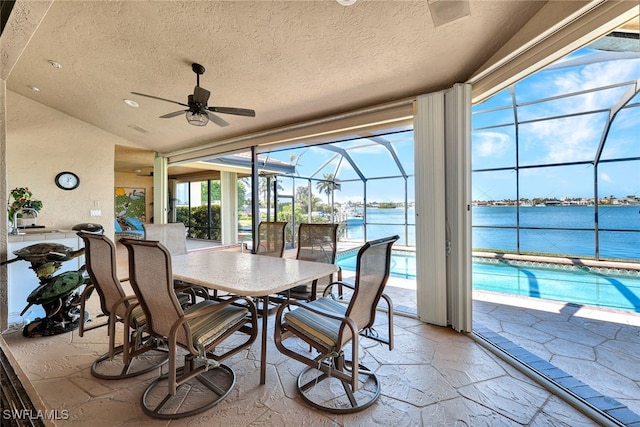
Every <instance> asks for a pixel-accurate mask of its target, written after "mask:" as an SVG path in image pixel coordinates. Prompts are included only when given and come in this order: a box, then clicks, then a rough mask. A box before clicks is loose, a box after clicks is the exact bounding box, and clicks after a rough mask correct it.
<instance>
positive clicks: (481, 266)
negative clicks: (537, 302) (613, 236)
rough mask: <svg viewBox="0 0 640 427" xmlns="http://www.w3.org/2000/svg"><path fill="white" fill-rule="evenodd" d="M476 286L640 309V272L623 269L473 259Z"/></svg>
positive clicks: (540, 296) (570, 300)
mask: <svg viewBox="0 0 640 427" xmlns="http://www.w3.org/2000/svg"><path fill="white" fill-rule="evenodd" d="M473 289H477V290H485V291H491V292H500V293H504V294H510V295H520V296H527V297H532V298H542V299H550V300H556V301H566V302H571V303H575V304H587V305H592V306H596V307H606V308H614V309H617V310H626V311H633V312H636V313H640V272H626V271H625V270H620V269H608V268H597V267H582V266H574V265H561V264H550V263H537V262H531V261H504V260H478V259H474V262H473Z"/></svg>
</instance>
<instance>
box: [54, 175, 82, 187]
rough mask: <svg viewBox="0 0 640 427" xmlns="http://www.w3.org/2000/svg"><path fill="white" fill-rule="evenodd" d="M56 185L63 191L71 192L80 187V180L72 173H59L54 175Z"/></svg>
mask: <svg viewBox="0 0 640 427" xmlns="http://www.w3.org/2000/svg"><path fill="white" fill-rule="evenodd" d="M56 185H57V186H58V187H60V188H62V189H63V190H73V189H74V188H77V187H78V185H80V178H78V175H76V174H75V173H73V172H60V173H59V174H58V175H56Z"/></svg>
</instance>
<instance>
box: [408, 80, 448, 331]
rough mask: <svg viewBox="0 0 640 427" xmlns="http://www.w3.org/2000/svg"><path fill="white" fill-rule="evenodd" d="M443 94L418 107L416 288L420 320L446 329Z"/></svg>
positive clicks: (426, 97)
mask: <svg viewBox="0 0 640 427" xmlns="http://www.w3.org/2000/svg"><path fill="white" fill-rule="evenodd" d="M444 117H445V114H444V94H443V93H434V94H429V95H422V96H419V97H418V99H417V100H416V104H415V114H414V140H415V148H414V150H415V170H416V178H415V180H416V277H417V278H416V284H417V293H418V301H417V303H418V317H419V318H420V319H421V320H422V321H424V322H427V323H433V324H436V325H441V326H446V325H447V289H446V286H447V281H446V280H447V278H446V235H445V160H444Z"/></svg>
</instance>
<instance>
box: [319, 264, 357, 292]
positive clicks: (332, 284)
mask: <svg viewBox="0 0 640 427" xmlns="http://www.w3.org/2000/svg"><path fill="white" fill-rule="evenodd" d="M338 275H339V276H340V277H341V276H342V270H338ZM334 286H338V288H340V287H341V286H344V287H345V288H349V289H351V290H354V291H355V289H356V287H355V285H352V284H351V283H347V282H343V281H341V280H338V281H337V282H331V283H329V284H328V285H327V287H326V288H324V292H323V293H322V296H323V297H326V296H327V295H329V294H330V293H331V288H332V287H334ZM339 292H340V296H342V290H339Z"/></svg>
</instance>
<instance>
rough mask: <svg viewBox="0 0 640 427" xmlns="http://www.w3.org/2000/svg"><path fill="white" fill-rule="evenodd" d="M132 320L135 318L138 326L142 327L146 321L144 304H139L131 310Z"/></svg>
mask: <svg viewBox="0 0 640 427" xmlns="http://www.w3.org/2000/svg"><path fill="white" fill-rule="evenodd" d="M131 320H133V324H134V325H136V326H137V327H140V326H142V325H144V324H145V323H146V319H145V317H144V311H142V305H140V304H138V305H136V306H135V307H133V310H131Z"/></svg>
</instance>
